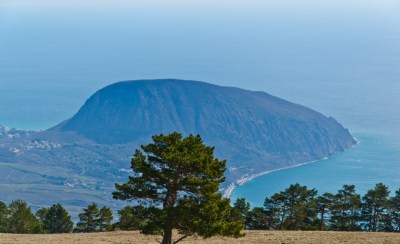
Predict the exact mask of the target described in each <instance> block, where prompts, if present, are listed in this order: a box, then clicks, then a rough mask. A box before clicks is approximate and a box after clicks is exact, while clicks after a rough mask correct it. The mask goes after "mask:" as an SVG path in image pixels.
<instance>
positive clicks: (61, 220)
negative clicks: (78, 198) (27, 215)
mask: <svg viewBox="0 0 400 244" xmlns="http://www.w3.org/2000/svg"><path fill="white" fill-rule="evenodd" d="M36 216H38V217H39V218H40V219H41V220H42V221H43V223H44V229H45V231H47V232H48V233H68V232H71V231H72V228H73V225H74V224H73V222H72V221H71V216H69V214H68V212H67V211H66V210H65V209H64V208H63V207H62V206H61V204H54V205H53V206H51V207H50V208H48V209H46V208H42V209H39V210H38V211H37V213H36Z"/></svg>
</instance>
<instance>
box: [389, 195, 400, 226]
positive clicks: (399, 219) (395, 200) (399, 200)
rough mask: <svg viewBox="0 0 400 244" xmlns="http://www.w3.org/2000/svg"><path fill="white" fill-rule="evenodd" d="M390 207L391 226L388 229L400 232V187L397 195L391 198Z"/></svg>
mask: <svg viewBox="0 0 400 244" xmlns="http://www.w3.org/2000/svg"><path fill="white" fill-rule="evenodd" d="M388 209H389V215H390V227H389V228H386V229H387V230H388V229H390V230H391V231H395V232H400V189H398V190H397V191H396V192H395V195H394V196H393V197H392V198H390V200H389V204H388Z"/></svg>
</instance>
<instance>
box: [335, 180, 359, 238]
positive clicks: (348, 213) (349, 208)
mask: <svg viewBox="0 0 400 244" xmlns="http://www.w3.org/2000/svg"><path fill="white" fill-rule="evenodd" d="M333 200H334V201H333V203H332V205H331V218H330V223H331V228H332V229H333V230H340V231H354V230H359V226H358V225H357V222H358V221H359V220H360V205H361V201H360V195H358V194H357V193H356V190H355V186H354V185H343V187H342V189H340V190H339V191H338V193H337V194H336V195H335V197H334V199H333Z"/></svg>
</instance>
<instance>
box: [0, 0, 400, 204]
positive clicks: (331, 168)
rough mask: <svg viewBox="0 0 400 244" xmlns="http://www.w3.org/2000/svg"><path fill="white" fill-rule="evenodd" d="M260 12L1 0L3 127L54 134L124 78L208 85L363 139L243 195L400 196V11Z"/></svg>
mask: <svg viewBox="0 0 400 244" xmlns="http://www.w3.org/2000/svg"><path fill="white" fill-rule="evenodd" d="M5 2H6V1H5ZM10 2H11V1H10ZM304 2H312V1H304ZM251 3H252V4H248V5H245V6H242V5H240V4H238V3H236V2H234V3H232V4H230V5H229V6H227V5H222V4H221V5H218V4H215V5H207V6H205V5H204V6H203V5H201V4H199V3H197V4H193V5H190V4H182V5H179V6H176V5H171V6H166V5H162V6H161V7H160V6H158V7H157V6H153V5H151V4H142V5H132V6H131V5H130V6H126V7H123V6H113V7H104V6H91V5H85V6H83V7H82V6H74V5H71V6H47V7H46V6H34V5H29V6H23V5H22V6H19V5H15V6H14V5H12V4H10V5H9V6H8V5H2V4H1V3H0V124H2V125H6V126H9V127H17V128H21V129H35V130H41V129H46V128H49V127H51V126H54V125H56V124H57V123H60V122H61V121H63V120H65V119H67V118H69V117H71V116H72V115H73V114H74V113H75V112H76V111H77V110H78V109H79V107H80V106H81V105H82V104H83V103H84V101H85V99H87V98H88V97H89V96H90V95H91V94H92V93H93V92H95V91H96V90H97V89H99V88H101V87H103V86H105V85H108V84H111V83H113V82H116V81H120V80H131V79H142V78H182V79H193V80H202V81H206V82H210V83H214V84H219V85H227V86H236V87H241V88H245V89H249V90H261V91H266V92H268V93H270V94H273V95H276V96H279V97H282V98H284V99H287V100H289V101H292V102H296V103H299V104H302V105H305V106H308V107H310V108H313V109H315V110H317V111H319V112H321V113H323V114H325V115H327V116H332V117H334V118H336V119H337V120H338V121H339V122H340V123H342V124H343V125H344V126H345V127H346V128H348V129H349V130H350V132H351V133H352V134H353V135H354V136H355V137H357V138H358V139H359V141H360V144H359V145H358V146H357V147H355V148H352V149H350V150H348V151H346V152H344V153H341V154H338V155H335V156H333V157H331V158H329V159H327V160H322V161H319V162H315V163H312V164H308V165H304V166H301V167H297V168H292V169H287V170H282V171H277V172H274V173H271V174H267V175H264V176H262V177H259V178H256V179H254V180H253V181H251V182H248V183H247V184H245V185H243V186H240V187H237V188H236V189H235V191H234V192H233V195H232V198H236V197H245V198H246V199H248V200H249V201H250V202H251V203H252V204H253V205H262V203H263V200H264V198H265V197H266V196H270V195H271V194H273V193H275V192H278V191H280V190H283V189H284V188H286V187H287V186H288V185H289V184H291V183H296V182H299V183H301V184H306V185H308V186H310V187H315V188H317V189H318V190H319V191H320V192H324V191H331V192H334V191H336V190H337V189H338V188H340V187H341V185H343V184H355V185H356V186H357V188H358V189H359V191H360V192H361V193H362V192H365V191H366V190H367V189H368V188H371V187H373V185H374V184H375V183H377V182H384V183H385V184H388V185H389V186H390V188H391V189H392V191H394V190H395V189H398V188H399V187H400V122H399V121H400V111H399V110H400V15H398V13H399V12H400V3H398V2H396V1H390V0H385V1H383V2H381V1H380V2H379V3H371V2H369V1H366V2H363V3H361V2H360V1H346V4H345V3H344V1H338V2H337V4H333V3H331V4H326V5H324V4H314V5H313V4H309V5H307V4H305V5H302V4H297V5H290V6H289V5H287V6H286V5H282V4H276V5H269V4H262V3H260V2H257V3H256V1H254V2H251ZM349 3H352V4H349Z"/></svg>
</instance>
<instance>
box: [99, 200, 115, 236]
mask: <svg viewBox="0 0 400 244" xmlns="http://www.w3.org/2000/svg"><path fill="white" fill-rule="evenodd" d="M112 220H113V215H112V212H111V209H110V208H107V207H106V206H104V207H102V208H101V209H100V211H99V214H98V216H97V223H98V225H99V231H105V230H111V229H112V225H111V221H112Z"/></svg>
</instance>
